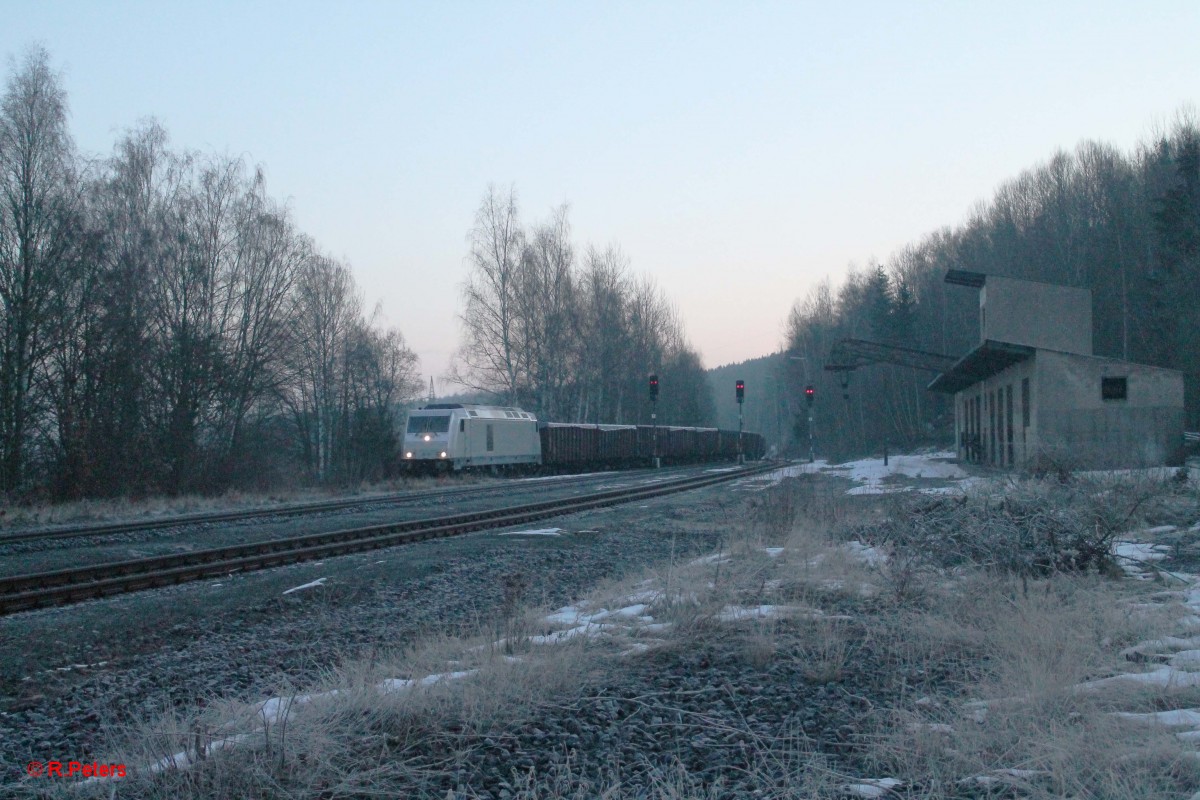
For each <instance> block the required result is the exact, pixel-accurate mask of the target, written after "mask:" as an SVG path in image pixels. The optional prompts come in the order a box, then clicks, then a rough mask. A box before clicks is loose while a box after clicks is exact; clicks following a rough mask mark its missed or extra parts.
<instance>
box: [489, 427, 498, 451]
mask: <svg viewBox="0 0 1200 800" xmlns="http://www.w3.org/2000/svg"><path fill="white" fill-rule="evenodd" d="M487 449H488V452H489V453H490V452H491V451H493V450H495V449H496V445H495V440H494V439H493V438H492V424H491V423H490V422H489V423H488V426H487Z"/></svg>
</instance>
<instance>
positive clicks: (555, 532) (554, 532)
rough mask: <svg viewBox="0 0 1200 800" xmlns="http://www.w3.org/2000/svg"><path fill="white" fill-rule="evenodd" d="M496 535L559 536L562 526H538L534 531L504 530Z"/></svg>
mask: <svg viewBox="0 0 1200 800" xmlns="http://www.w3.org/2000/svg"><path fill="white" fill-rule="evenodd" d="M496 535H497V536H561V535H562V528H539V529H537V530H535V531H505V532H503V533H498V534H496Z"/></svg>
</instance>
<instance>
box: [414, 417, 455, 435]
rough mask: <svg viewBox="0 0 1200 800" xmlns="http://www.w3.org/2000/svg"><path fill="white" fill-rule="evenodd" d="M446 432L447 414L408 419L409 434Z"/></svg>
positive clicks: (447, 428) (447, 426) (447, 427)
mask: <svg viewBox="0 0 1200 800" xmlns="http://www.w3.org/2000/svg"><path fill="white" fill-rule="evenodd" d="M448 430H450V415H449V414H438V415H437V416H429V417H409V418H408V432H409V433H445V432H446V431H448Z"/></svg>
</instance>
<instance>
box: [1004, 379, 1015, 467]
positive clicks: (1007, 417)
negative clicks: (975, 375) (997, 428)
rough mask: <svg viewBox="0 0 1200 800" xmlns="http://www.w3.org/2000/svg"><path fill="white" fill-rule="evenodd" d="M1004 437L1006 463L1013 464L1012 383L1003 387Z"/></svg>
mask: <svg viewBox="0 0 1200 800" xmlns="http://www.w3.org/2000/svg"><path fill="white" fill-rule="evenodd" d="M1004 439H1005V443H1006V444H1007V445H1008V460H1007V462H1006V463H1007V464H1008V465H1009V466H1010V467H1011V466H1012V465H1013V461H1014V458H1013V457H1014V456H1015V455H1016V450H1015V448H1014V446H1013V390H1012V384H1011V383H1010V384H1009V385H1008V386H1006V387H1004Z"/></svg>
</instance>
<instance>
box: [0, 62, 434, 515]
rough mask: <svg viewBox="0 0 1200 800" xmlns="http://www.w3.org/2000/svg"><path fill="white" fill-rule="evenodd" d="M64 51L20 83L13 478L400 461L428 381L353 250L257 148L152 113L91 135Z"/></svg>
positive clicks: (115, 480)
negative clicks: (369, 300)
mask: <svg viewBox="0 0 1200 800" xmlns="http://www.w3.org/2000/svg"><path fill="white" fill-rule="evenodd" d="M67 118H68V104H67V98H66V95H65V93H64V91H63V89H62V85H61V80H60V78H59V77H58V75H57V74H56V73H55V72H54V71H53V69H52V67H51V64H50V59H49V56H48V55H47V53H46V52H45V51H44V50H41V49H33V50H31V51H30V52H29V53H27V54H26V55H25V56H24V57H23V59H21V60H20V61H18V62H17V63H16V65H15V68H14V70H13V72H12V74H11V75H10V76H9V78H8V82H7V85H6V87H5V90H4V93H3V97H2V99H0V493H2V494H6V495H7V496H9V497H17V498H38V497H45V496H50V497H55V498H72V497H96V496H112V495H133V496H137V495H144V494H148V493H179V492H192V491H202V492H208V491H219V490H222V489H225V488H229V487H256V488H263V487H267V486H273V485H278V484H281V483H309V482H324V481H354V480H361V479H364V478H370V477H377V476H379V475H382V474H383V473H384V472H385V471H386V470H387V469H388V467H389V466H390V463H391V461H392V459H393V457H394V451H395V447H396V428H397V422H398V420H397V415H398V414H400V413H401V408H400V404H401V403H402V402H403V401H404V400H406V399H408V398H410V397H412V396H414V395H415V394H416V393H417V392H418V391H419V390H420V388H421V385H420V382H419V380H417V379H416V374H415V368H416V356H415V355H414V354H413V353H412V352H411V351H410V350H409V349H408V348H407V347H406V346H405V343H404V339H403V337H402V336H401V335H400V333H399V332H398V331H395V330H388V329H384V328H382V327H381V326H380V325H379V324H378V323H377V322H376V320H375V318H374V317H373V316H372V315H371V314H369V313H367V310H366V309H365V308H364V305H363V302H362V299H361V296H360V294H359V292H358V290H357V289H356V288H355V285H354V279H353V277H352V275H351V273H350V269H349V267H348V266H347V265H346V264H344V263H341V262H339V261H337V260H335V259H333V258H330V257H329V256H327V255H325V254H324V253H322V252H321V250H320V248H319V247H318V246H317V244H316V243H315V242H313V241H312V240H311V239H310V238H309V237H308V236H306V235H305V234H304V233H302V232H301V231H299V230H297V229H296V227H295V225H294V224H293V222H292V220H291V218H290V216H289V214H288V211H287V208H286V207H285V206H284V205H283V204H281V203H279V202H277V201H275V200H273V199H272V198H271V197H270V196H269V195H268V194H267V192H266V187H265V181H264V179H263V175H262V171H261V169H252V168H250V167H249V166H248V165H247V164H246V163H245V162H244V161H243V160H242V159H240V158H233V157H230V156H218V155H206V154H202V153H197V152H180V151H174V150H171V149H170V147H169V145H168V137H167V132H166V131H165V130H164V129H163V128H162V126H160V125H159V124H158V123H156V122H154V121H143V122H139V123H138V124H137V125H135V126H134V127H132V128H130V129H129V130H128V131H126V132H125V133H124V134H123V135H122V136H120V138H119V140H118V141H117V143H116V145H115V146H114V148H113V151H112V153H111V155H109V156H108V157H103V158H93V157H88V156H85V155H83V154H81V153H79V152H78V151H77V150H76V148H75V145H74V143H73V141H72V138H71V134H70V131H69V130H68V126H67Z"/></svg>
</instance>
